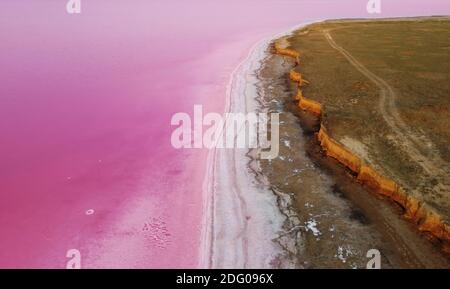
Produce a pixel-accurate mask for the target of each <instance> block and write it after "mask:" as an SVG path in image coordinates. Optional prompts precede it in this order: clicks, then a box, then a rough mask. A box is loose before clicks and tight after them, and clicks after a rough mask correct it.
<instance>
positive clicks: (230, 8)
mask: <svg viewBox="0 0 450 289" xmlns="http://www.w3.org/2000/svg"><path fill="white" fill-rule="evenodd" d="M65 2H66V1H63V0H61V1H50V0H45V1H44V0H42V1H32V0H29V1H17V0H2V1H1V3H0V118H1V121H0V267H2V268H4V267H17V268H24V267H25V268H27V267H33V268H47V267H50V268H65V267H66V263H67V261H68V258H67V257H66V252H67V251H68V250H70V249H77V250H78V251H79V252H80V253H81V264H82V267H88V268H92V267H94V268H98V267H107V268H112V267H127V268H128V267H131V268H178V267H183V268H184V267H196V266H198V261H199V260H198V259H199V243H200V233H201V229H202V228H201V224H202V223H201V220H202V182H203V178H204V175H205V163H206V154H207V151H206V150H176V149H174V148H173V147H172V146H171V144H170V136H171V133H172V130H173V127H172V126H171V125H170V120H171V117H172V115H173V114H174V113H176V112H188V113H190V114H192V112H193V105H194V104H202V105H203V106H204V110H205V112H210V111H215V112H219V113H222V112H223V109H224V105H225V97H226V86H227V84H228V82H229V80H230V75H231V73H232V71H233V70H234V69H235V68H236V66H238V64H239V63H240V62H241V61H242V60H243V59H244V58H245V56H246V55H247V54H248V52H249V49H250V48H251V47H252V45H253V44H254V43H255V42H257V41H258V40H259V39H261V38H264V37H268V36H270V35H273V34H275V33H278V32H282V31H284V30H286V29H288V28H290V27H292V26H295V25H298V24H301V23H302V22H306V21H311V20H317V19H325V18H343V17H373V16H372V15H369V14H367V12H366V3H367V1H366V0H342V1H335V0H330V1H326V0H324V1H306V0H305V1H302V0H295V1H288V0H285V1H279V0H273V1H269V0H227V1H207V0H204V1H200V0H194V1H186V0H185V1H181V0H180V1H175V0H156V1H137V0H136V1H114V0H104V1H103V0H81V2H82V13H81V14H79V15H69V14H67V13H66V10H65V4H66V3H65ZM406 3H407V4H406ZM449 13H450V4H449V2H448V1H447V0H428V1H402V0H389V1H387V0H382V14H380V15H377V17H391V16H415V15H435V14H439V15H445V14H449Z"/></svg>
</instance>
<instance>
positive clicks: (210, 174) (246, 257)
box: [199, 20, 321, 268]
mask: <svg viewBox="0 0 450 289" xmlns="http://www.w3.org/2000/svg"><path fill="white" fill-rule="evenodd" d="M317 21H321V20H317ZM314 22H316V21H310V22H305V23H302V24H299V25H295V26H294V27H292V28H289V29H287V30H285V31H284V32H281V33H277V34H275V35H272V36H270V37H266V38H263V39H262V40H260V41H258V42H257V43H256V44H255V45H254V46H253V47H252V48H251V49H250V50H249V53H248V55H247V57H246V58H245V59H244V60H243V61H242V62H241V63H240V64H239V66H238V67H237V68H236V69H235V71H234V72H233V74H232V75H231V77H230V81H229V84H228V86H227V98H226V105H225V111H224V113H227V112H244V113H248V112H256V111H258V110H259V109H261V106H260V105H259V103H258V101H259V98H260V96H259V94H258V92H257V89H258V87H257V84H258V80H257V78H256V77H255V76H256V75H257V73H256V72H257V71H259V70H260V69H261V67H262V62H263V61H264V59H265V58H266V57H268V56H269V55H270V45H271V43H272V42H273V41H274V40H275V39H277V38H279V37H283V36H287V35H289V34H291V33H292V32H293V31H295V30H297V29H300V28H302V27H304V26H306V25H309V24H312V23H314ZM241 75H242V76H243V77H239V76H241ZM249 76H251V77H253V78H254V79H253V82H249V81H248V80H247V79H248V78H249ZM249 86H250V87H251V90H252V92H253V94H252V95H250V96H249V95H247V92H246V90H247V89H249ZM238 102H241V103H240V104H238ZM239 105H241V106H239ZM255 153H256V151H254V150H248V149H233V150H231V153H230V151H228V150H226V149H212V150H210V152H209V154H208V161H207V169H206V171H207V173H206V174H205V178H204V183H203V196H204V201H203V204H204V209H203V215H204V217H203V225H202V234H201V246H200V256H201V257H200V262H199V267H200V268H271V267H272V265H273V263H274V262H281V263H283V262H284V263H289V262H290V261H289V260H284V261H279V260H280V259H283V258H282V257H281V255H283V254H284V252H283V250H282V249H280V248H277V246H279V245H277V244H275V243H276V242H274V241H273V240H274V239H276V238H278V237H279V235H278V233H279V232H280V231H282V227H283V224H284V222H285V221H286V220H284V218H285V216H283V213H282V212H281V211H280V208H279V207H278V206H277V204H278V203H279V201H278V200H277V199H278V197H277V196H276V195H275V194H274V193H273V192H272V191H271V190H270V189H269V187H268V186H267V185H264V184H263V182H261V180H258V175H259V174H260V173H259V172H258V164H257V159H256V158H255ZM220 160H222V161H225V162H228V166H225V167H223V166H219V163H220ZM237 167H238V168H237ZM230 169H231V170H233V169H234V171H235V172H237V171H240V172H242V171H245V172H246V174H245V177H242V175H240V176H238V174H235V175H234V176H232V178H231V179H228V180H225V183H224V184H222V185H220V183H221V181H222V180H216V179H215V176H216V175H220V176H221V178H223V176H226V175H228V174H229V171H230ZM236 181H238V184H236ZM255 182H256V183H257V184H255ZM221 186H222V188H224V192H228V191H229V190H227V187H228V188H229V187H233V188H234V189H233V190H234V191H242V187H244V188H245V189H246V190H248V191H246V192H245V196H243V195H241V196H235V197H237V198H236V199H238V200H239V201H238V203H240V204H237V203H235V202H233V198H232V197H231V198H230V199H228V200H227V199H222V201H221V202H220V201H219V202H217V196H215V195H216V194H215V193H216V192H217V191H218V190H220V187H221ZM218 187H219V189H218ZM249 191H251V192H252V196H248V194H249ZM261 192H263V193H264V196H260V193H261ZM236 199H235V200H236ZM246 199H251V201H252V202H253V204H251V203H252V202H246ZM258 199H259V200H258ZM255 200H258V201H256V202H255ZM224 203H227V204H224ZM255 203H256V204H255ZM218 205H221V206H224V205H225V207H226V206H227V205H228V208H227V210H228V209H233V208H234V209H236V207H240V209H241V212H245V213H246V214H245V216H244V215H241V216H240V219H239V220H234V221H235V222H237V223H241V225H243V227H244V229H243V230H241V229H240V228H239V227H240V226H239V225H238V226H236V227H235V231H234V232H232V233H230V232H228V231H227V233H226V236H225V237H224V236H223V235H222V237H223V238H225V239H226V238H230V235H233V236H235V237H236V238H237V239H234V238H233V237H231V239H228V240H224V239H218V233H217V232H216V231H217V229H218V228H216V227H217V226H220V223H217V224H216V223H215V221H216V219H217V217H218V216H216V214H217V211H218V209H217V206H218ZM247 206H248V207H247ZM251 206H252V207H251ZM260 206H262V207H265V208H266V209H264V210H262V211H261V209H259V207H260ZM222 209H223V207H222ZM230 211H232V210H230ZM269 211H270V212H271V213H270V214H268V213H267V212H269ZM235 212H236V211H235ZM225 214H226V212H225ZM235 216H236V215H235ZM270 216H273V217H274V218H270ZM219 218H220V216H219ZM225 219H226V218H225V215H222V221H224V220H225ZM274 222H275V223H277V225H273V223H274ZM227 230H231V228H230V227H227ZM219 231H220V228H219ZM269 231H270V233H268V232H269ZM249 232H251V233H250V234H249ZM251 234H253V235H251ZM269 234H270V235H271V236H272V237H271V238H268V235H269ZM256 235H257V236H258V237H257V236H256ZM262 240H264V241H265V242H264V243H265V244H264V245H261V243H262ZM220 242H222V243H224V244H227V246H220V248H222V249H223V248H225V247H226V248H227V250H226V251H229V252H238V254H237V255H234V256H231V257H230V256H228V257H226V255H227V252H224V251H223V250H222V251H221V252H220V251H219V249H218V247H217V245H216V244H217V243H220ZM231 244H233V245H231ZM230 248H231V250H230ZM249 248H251V250H257V251H258V252H257V253H254V254H250V253H249V252H248V250H249ZM219 254H220V256H219V257H218V255H219ZM231 255H232V254H231ZM250 258H256V260H255V259H250ZM276 260H278V261H276ZM283 266H285V267H288V268H292V267H294V265H293V264H283Z"/></svg>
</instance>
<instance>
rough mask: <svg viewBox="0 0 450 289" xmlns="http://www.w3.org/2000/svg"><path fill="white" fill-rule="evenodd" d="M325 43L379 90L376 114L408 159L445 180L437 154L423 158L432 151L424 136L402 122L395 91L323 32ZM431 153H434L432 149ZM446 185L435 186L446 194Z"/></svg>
mask: <svg viewBox="0 0 450 289" xmlns="http://www.w3.org/2000/svg"><path fill="white" fill-rule="evenodd" d="M323 33H324V36H325V38H326V39H327V41H328V43H329V44H330V45H331V47H333V48H334V49H336V50H337V51H339V52H340V53H341V54H342V55H343V56H344V57H345V58H346V59H347V60H348V61H349V62H350V63H351V64H352V65H353V66H354V67H355V68H356V69H357V70H358V71H359V72H361V73H362V74H363V75H364V76H366V77H367V78H368V79H369V80H371V81H372V82H373V83H374V84H375V85H376V86H377V87H378V88H379V89H380V100H379V111H380V113H381V114H382V116H383V119H384V120H385V121H386V123H387V124H388V125H389V127H390V128H391V129H392V131H393V132H394V133H395V135H396V137H397V140H398V143H399V144H400V147H401V148H402V150H403V151H404V152H405V153H407V154H408V155H409V156H410V157H411V159H413V160H415V161H416V162H417V163H418V164H419V165H420V166H421V167H422V168H423V169H424V170H425V171H426V172H427V173H428V174H430V175H438V176H441V177H445V176H446V175H447V173H446V170H445V169H443V168H445V166H446V164H445V162H444V161H443V160H442V159H441V158H440V156H439V155H438V154H437V153H432V154H427V155H424V154H423V153H422V152H421V150H423V151H428V152H429V151H431V150H430V148H431V147H432V146H433V144H432V142H431V141H429V140H427V139H425V138H424V137H423V136H417V135H415V133H414V132H413V130H411V129H410V128H409V127H408V125H406V124H405V123H404V121H403V120H402V119H401V117H400V116H399V114H398V112H397V107H396V98H397V96H396V93H395V91H394V89H393V88H392V87H391V86H390V85H389V84H388V83H387V82H386V81H385V80H384V79H382V78H381V77H379V76H377V75H375V74H374V73H372V72H371V71H370V70H368V69H367V68H366V67H365V66H364V65H363V64H362V63H361V62H359V61H358V60H357V59H356V58H355V57H353V56H352V55H351V54H350V53H349V52H348V51H347V50H345V49H344V48H343V47H341V46H339V45H338V44H337V43H336V42H335V41H334V39H333V37H332V36H331V34H330V31H329V30H324V31H323ZM433 151H434V150H433ZM446 187H447V186H446V185H445V184H442V183H438V184H436V186H435V188H434V189H436V190H437V191H440V192H442V193H444V192H446V191H447V192H448V187H447V188H446Z"/></svg>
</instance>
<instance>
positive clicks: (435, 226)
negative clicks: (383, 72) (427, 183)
mask: <svg viewBox="0 0 450 289" xmlns="http://www.w3.org/2000/svg"><path fill="white" fill-rule="evenodd" d="M273 48H274V51H275V54H278V55H283V56H287V57H291V58H294V60H295V63H296V65H299V64H300V53H298V52H297V51H295V50H293V49H289V48H283V47H282V45H280V44H278V43H275V44H274V47H273ZM289 78H290V79H291V80H292V81H294V82H297V83H298V90H297V94H296V96H295V99H296V100H298V101H299V107H300V108H301V109H302V110H305V111H308V112H311V113H313V114H315V115H317V116H318V117H320V118H321V124H320V130H319V131H318V132H317V138H318V140H319V142H320V145H321V147H322V149H323V150H324V151H325V152H326V155H327V156H329V157H332V158H334V159H336V160H337V161H338V162H339V163H341V164H342V165H344V166H345V167H347V168H348V169H350V170H351V171H352V172H353V173H354V174H355V175H356V179H357V180H358V181H359V182H361V183H362V184H364V185H365V186H367V187H368V188H370V189H371V190H372V191H374V192H376V193H378V194H380V195H383V196H385V197H387V198H389V199H390V200H391V201H393V202H395V203H397V204H398V205H400V206H401V207H402V208H403V209H404V217H405V218H406V219H408V220H409V221H411V222H413V223H414V224H415V225H416V226H417V228H418V229H419V230H420V231H422V232H427V233H429V234H431V235H432V236H433V237H434V238H437V239H438V240H439V241H440V242H441V244H442V246H441V247H442V250H443V251H444V252H446V253H450V227H449V226H448V225H447V224H445V223H444V222H443V221H442V218H441V217H440V216H439V215H438V214H437V213H435V212H434V211H433V210H432V209H431V208H430V207H429V206H428V205H427V204H425V203H424V202H423V201H421V200H419V199H417V198H416V197H414V196H411V195H409V194H408V193H407V192H406V191H405V189H403V188H401V187H400V186H399V185H398V184H397V183H396V182H394V181H393V180H390V179H388V178H386V177H384V176H382V175H381V174H380V173H378V172H377V171H376V170H375V169H373V168H371V167H370V166H368V165H367V164H364V163H363V161H362V160H361V158H359V157H358V156H357V155H356V154H354V153H353V152H351V151H350V150H348V149H347V148H345V147H344V146H343V145H342V144H340V143H339V142H337V141H336V140H334V139H333V138H331V137H330V135H329V134H328V132H327V129H326V127H325V125H324V122H323V119H322V116H323V110H324V108H323V105H322V104H321V103H319V102H317V101H314V100H312V99H308V98H306V97H304V96H303V93H302V90H301V87H302V86H303V85H304V84H308V83H309V82H308V81H306V80H304V79H303V78H302V75H301V74H300V73H299V72H297V71H295V70H294V69H292V70H291V71H290V72H289Z"/></svg>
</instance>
